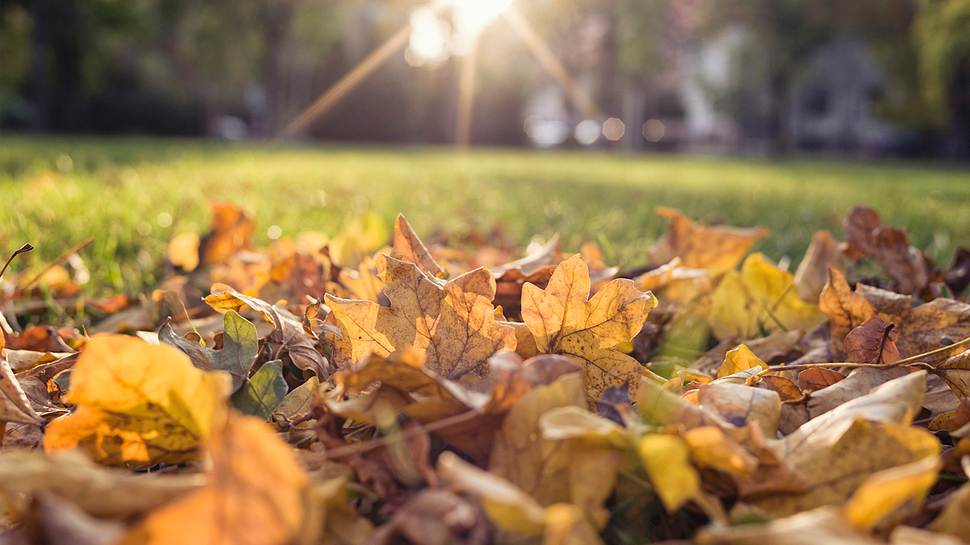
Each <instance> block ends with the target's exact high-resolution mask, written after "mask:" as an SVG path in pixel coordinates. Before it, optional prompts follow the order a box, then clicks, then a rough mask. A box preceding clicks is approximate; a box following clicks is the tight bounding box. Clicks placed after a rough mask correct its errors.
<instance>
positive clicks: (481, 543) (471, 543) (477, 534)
mask: <svg viewBox="0 0 970 545" xmlns="http://www.w3.org/2000/svg"><path fill="white" fill-rule="evenodd" d="M491 534H492V531H491V527H490V526H489V524H488V522H487V521H486V520H485V516H484V514H483V513H482V512H481V509H479V508H478V506H476V505H473V504H471V503H469V502H468V501H466V500H465V499H464V498H462V497H461V496H458V495H456V494H453V493H451V492H449V491H447V490H424V491H422V492H420V493H418V495H416V496H415V497H414V498H412V499H411V500H410V501H408V503H406V504H405V505H404V506H403V507H401V508H400V509H398V510H397V512H395V513H394V516H393V517H392V518H391V520H390V521H389V522H388V523H387V524H385V525H383V526H381V527H380V528H378V529H377V531H376V532H375V533H374V536H373V537H372V538H371V541H370V542H369V543H371V544H372V545H391V544H393V543H399V540H401V539H406V540H407V542H408V543H413V544H414V545H451V544H454V543H461V544H463V545H486V544H487V543H489V542H490V539H491Z"/></svg>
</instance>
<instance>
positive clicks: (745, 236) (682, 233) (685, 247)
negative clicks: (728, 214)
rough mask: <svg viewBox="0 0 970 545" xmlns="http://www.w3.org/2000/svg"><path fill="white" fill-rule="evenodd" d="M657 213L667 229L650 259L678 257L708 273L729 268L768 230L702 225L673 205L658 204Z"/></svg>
mask: <svg viewBox="0 0 970 545" xmlns="http://www.w3.org/2000/svg"><path fill="white" fill-rule="evenodd" d="M657 215H659V216H661V217H664V218H667V221H668V223H667V232H666V233H665V234H664V236H663V238H661V239H660V240H658V241H657V243H656V244H654V246H653V248H651V249H650V254H649V255H650V260H651V261H652V262H654V263H666V262H668V261H670V260H671V259H673V258H675V257H679V258H680V259H681V261H682V262H683V266H684V267H687V268H690V269H705V270H707V272H708V273H710V274H711V276H717V275H719V274H721V273H724V272H726V271H729V270H731V269H733V268H734V267H735V265H737V264H738V262H739V261H741V258H742V257H744V254H746V253H748V250H749V249H750V248H751V246H752V245H754V243H755V242H757V241H758V240H760V239H762V238H764V237H765V235H767V234H768V230H767V229H764V228H761V227H758V228H754V229H747V228H740V227H729V226H713V227H711V226H707V225H703V224H700V223H696V222H694V221H693V220H691V219H690V218H688V217H687V216H685V215H683V214H681V213H680V212H679V211H678V210H674V209H673V208H658V209H657Z"/></svg>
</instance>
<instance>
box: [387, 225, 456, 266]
mask: <svg viewBox="0 0 970 545" xmlns="http://www.w3.org/2000/svg"><path fill="white" fill-rule="evenodd" d="M391 255H392V256H393V257H394V258H396V259H399V260H401V261H407V262H408V263H413V264H414V265H416V266H417V267H418V269H419V270H420V271H421V272H423V273H425V274H427V275H428V276H431V277H432V278H442V277H444V276H445V271H444V270H443V269H442V268H441V267H440V266H439V265H438V263H436V262H435V260H434V258H433V257H431V252H429V251H428V248H427V247H425V245H424V243H423V242H421V239H420V238H418V235H417V233H415V232H414V229H412V228H411V224H410V223H408V220H407V218H405V217H404V215H403V214H399V215H398V216H397V220H395V222H394V249H393V253H392V254H391Z"/></svg>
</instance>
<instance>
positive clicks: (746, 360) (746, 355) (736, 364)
mask: <svg viewBox="0 0 970 545" xmlns="http://www.w3.org/2000/svg"><path fill="white" fill-rule="evenodd" d="M767 368H768V364H766V363H765V362H763V361H761V358H759V357H758V356H756V355H755V354H754V352H752V351H751V349H750V348H748V346H747V345H744V344H739V345H738V346H737V347H736V348H734V349H733V350H728V352H727V353H726V354H724V362H723V363H722V364H721V367H720V369H718V370H717V378H724V377H726V376H728V375H733V374H735V373H740V372H741V371H747V370H749V369H767Z"/></svg>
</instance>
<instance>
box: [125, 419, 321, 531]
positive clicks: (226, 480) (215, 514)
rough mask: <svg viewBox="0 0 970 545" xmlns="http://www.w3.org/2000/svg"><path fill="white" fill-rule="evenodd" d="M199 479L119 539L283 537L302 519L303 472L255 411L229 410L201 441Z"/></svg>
mask: <svg viewBox="0 0 970 545" xmlns="http://www.w3.org/2000/svg"><path fill="white" fill-rule="evenodd" d="M206 451H207V453H208V455H209V458H210V460H211V469H210V470H209V471H208V482H207V484H206V485H205V486H204V487H202V488H201V489H199V490H198V491H196V492H194V493H192V494H191V495H189V496H186V497H184V498H182V499H181V500H178V501H176V502H175V503H170V504H168V505H166V506H164V507H162V508H161V509H159V510H158V511H155V512H154V513H152V514H150V515H149V516H148V517H147V518H146V519H145V520H144V521H142V522H141V523H140V524H139V525H138V526H136V527H135V529H134V530H133V531H132V532H131V533H130V534H129V535H128V536H127V537H126V538H125V540H124V541H123V542H122V545H136V544H140V545H188V544H194V543H198V544H206V545H284V544H287V543H292V542H293V540H294V539H295V537H296V536H297V535H298V533H299V531H300V530H301V529H302V528H303V527H304V523H305V520H306V519H307V515H308V513H307V505H306V501H307V500H306V492H307V477H306V475H305V474H304V473H303V469H302V468H301V467H300V464H299V462H297V460H296V457H295V456H294V455H293V452H292V450H291V449H290V447H289V446H288V445H286V444H285V443H283V442H282V441H280V440H279V439H278V438H277V437H276V434H275V433H274V432H273V430H272V428H270V427H269V426H268V425H267V424H266V423H264V422H263V421H261V420H260V419H258V418H255V417H246V416H239V415H236V414H233V415H231V416H230V417H229V418H228V420H227V422H226V425H225V427H224V429H222V430H219V432H218V433H216V434H215V436H214V437H213V438H212V440H211V441H210V442H208V443H207V447H206Z"/></svg>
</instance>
